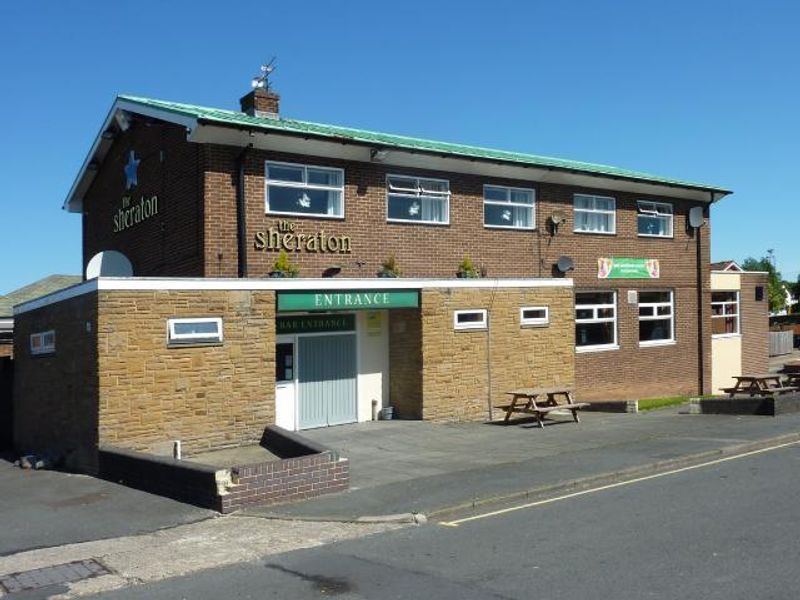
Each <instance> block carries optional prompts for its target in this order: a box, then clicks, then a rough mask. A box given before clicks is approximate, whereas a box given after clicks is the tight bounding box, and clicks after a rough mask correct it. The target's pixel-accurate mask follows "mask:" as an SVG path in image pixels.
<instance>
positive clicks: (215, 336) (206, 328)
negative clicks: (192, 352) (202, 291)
mask: <svg viewBox="0 0 800 600" xmlns="http://www.w3.org/2000/svg"><path fill="white" fill-rule="evenodd" d="M167 342H168V343H169V344H170V345H181V344H216V343H221V342H222V319H221V318H219V317H196V318H195V317H193V318H181V319H167Z"/></svg>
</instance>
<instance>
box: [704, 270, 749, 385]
mask: <svg viewBox="0 0 800 600" xmlns="http://www.w3.org/2000/svg"><path fill="white" fill-rule="evenodd" d="M741 288H742V276H741V274H740V273H738V272H736V271H730V272H728V271H726V272H719V271H715V272H712V273H711V291H712V292H713V291H734V290H741ZM739 311H740V314H741V306H739ZM741 374H742V336H741V335H733V336H719V337H714V336H712V337H711V392H712V393H713V394H722V393H724V392H723V391H722V388H726V387H732V386H733V385H734V384H735V383H736V381H735V380H734V379H733V377H734V376H736V375H741Z"/></svg>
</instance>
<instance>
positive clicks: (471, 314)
mask: <svg viewBox="0 0 800 600" xmlns="http://www.w3.org/2000/svg"><path fill="white" fill-rule="evenodd" d="M487 326H488V325H487V316H486V309H470V310H457V311H454V312H453V327H454V328H455V329H486V327H487Z"/></svg>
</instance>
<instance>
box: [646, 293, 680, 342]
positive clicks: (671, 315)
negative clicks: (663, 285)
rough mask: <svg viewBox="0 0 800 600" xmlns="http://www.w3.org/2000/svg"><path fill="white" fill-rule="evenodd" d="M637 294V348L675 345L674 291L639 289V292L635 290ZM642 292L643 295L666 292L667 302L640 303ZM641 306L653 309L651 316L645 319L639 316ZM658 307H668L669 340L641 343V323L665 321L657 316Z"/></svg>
mask: <svg viewBox="0 0 800 600" xmlns="http://www.w3.org/2000/svg"><path fill="white" fill-rule="evenodd" d="M637 292H638V297H637V302H636V316H637V319H636V322H637V324H639V347H640V348H648V347H653V346H671V345H673V344H675V343H677V340H676V339H675V291H674V290H668V289H643V290H642V289H640V290H637ZM643 292H644V293H648V292H666V293H668V294H669V302H642V301H641V298H642V293H643ZM642 306H646V307H652V308H653V314H652V315H648V316H645V317H642V315H641V314H640V310H641V307H642ZM659 306H669V307H670V313H669V325H670V331H669V335H670V337H669V339H664V340H644V341H642V330H641V322H642V321H666V318H665V317H664V315H659V314H657V308H658V307H659Z"/></svg>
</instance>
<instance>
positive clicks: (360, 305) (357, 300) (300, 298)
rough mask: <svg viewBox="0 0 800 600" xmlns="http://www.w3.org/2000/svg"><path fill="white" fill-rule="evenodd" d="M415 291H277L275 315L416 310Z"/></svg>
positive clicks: (417, 300) (416, 293) (416, 298)
mask: <svg viewBox="0 0 800 600" xmlns="http://www.w3.org/2000/svg"><path fill="white" fill-rule="evenodd" d="M417 307H419V292H418V291H417V290H320V291H311V292H307V291H291V292H278V312H288V311H295V310H298V311H299V310H376V309H381V308H417Z"/></svg>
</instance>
